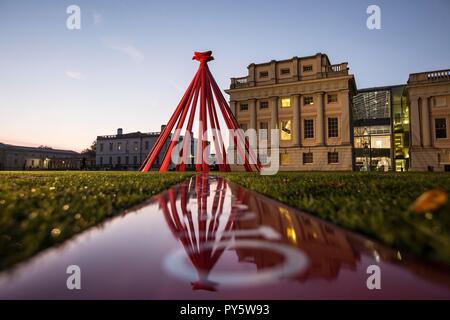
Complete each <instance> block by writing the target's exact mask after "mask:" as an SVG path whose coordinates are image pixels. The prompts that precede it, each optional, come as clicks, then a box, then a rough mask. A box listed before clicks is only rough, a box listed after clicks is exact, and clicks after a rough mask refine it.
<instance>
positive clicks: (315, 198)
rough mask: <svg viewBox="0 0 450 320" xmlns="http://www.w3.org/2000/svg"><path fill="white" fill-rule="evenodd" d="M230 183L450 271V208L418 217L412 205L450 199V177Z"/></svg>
mask: <svg viewBox="0 0 450 320" xmlns="http://www.w3.org/2000/svg"><path fill="white" fill-rule="evenodd" d="M223 175H224V176H225V177H227V178H228V179H229V180H230V181H232V182H235V183H237V184H240V185H242V186H244V187H247V188H250V189H253V190H255V191H257V192H260V193H263V194H265V195H267V196H269V197H271V198H274V199H277V200H279V201H281V202H283V203H286V204H288V205H291V206H293V207H296V208H300V209H303V210H305V211H307V212H309V213H311V214H313V215H316V216H318V217H321V218H323V219H325V220H328V221H331V222H334V223H336V224H338V225H341V226H343V227H346V228H349V229H352V230H355V231H357V232H359V233H362V234H365V235H368V236H369V237H371V238H373V239H376V240H379V241H381V242H383V243H384V244H386V245H388V246H390V247H393V248H396V249H399V250H401V251H408V252H409V253H412V254H414V255H416V256H419V257H422V258H426V259H429V260H434V261H438V262H442V263H445V264H447V265H450V203H449V201H447V203H446V204H445V205H443V206H442V207H440V208H439V209H437V210H436V211H434V212H431V211H430V212H424V213H416V212H412V211H410V210H409V207H410V205H411V204H412V203H413V202H414V201H415V199H416V198H417V197H419V196H420V195H421V194H422V193H423V192H425V191H427V190H432V189H436V188H437V189H440V190H443V191H445V192H447V194H448V193H450V174H447V173H398V174H397V173H387V174H385V173H370V174H368V173H335V172H334V173H325V172H324V173H298V172H297V173H279V174H277V175H275V176H260V175H257V174H249V173H230V174H223Z"/></svg>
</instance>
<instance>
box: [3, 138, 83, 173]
mask: <svg viewBox="0 0 450 320" xmlns="http://www.w3.org/2000/svg"><path fill="white" fill-rule="evenodd" d="M81 161H82V156H81V155H80V154H79V153H78V152H75V151H71V150H60V149H53V148H50V147H37V148H36V147H24V146H14V145H10V144H4V143H0V170H78V169H80V166H81Z"/></svg>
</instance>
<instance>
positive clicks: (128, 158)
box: [125, 156, 130, 164]
mask: <svg viewBox="0 0 450 320" xmlns="http://www.w3.org/2000/svg"><path fill="white" fill-rule="evenodd" d="M129 163H130V157H128V156H126V157H125V164H129Z"/></svg>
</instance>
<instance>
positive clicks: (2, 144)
mask: <svg viewBox="0 0 450 320" xmlns="http://www.w3.org/2000/svg"><path fill="white" fill-rule="evenodd" d="M0 147H4V148H5V149H10V148H14V149H20V150H18V151H34V152H53V153H71V154H80V153H79V152H76V151H73V150H64V149H53V148H39V147H27V146H17V145H13V144H6V143H1V142H0Z"/></svg>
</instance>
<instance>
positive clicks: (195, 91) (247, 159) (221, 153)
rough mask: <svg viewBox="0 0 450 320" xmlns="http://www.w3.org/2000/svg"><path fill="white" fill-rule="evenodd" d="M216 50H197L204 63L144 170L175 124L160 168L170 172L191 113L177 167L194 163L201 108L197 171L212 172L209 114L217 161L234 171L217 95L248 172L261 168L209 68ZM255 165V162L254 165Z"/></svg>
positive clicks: (223, 169)
mask: <svg viewBox="0 0 450 320" xmlns="http://www.w3.org/2000/svg"><path fill="white" fill-rule="evenodd" d="M211 54H212V52H211V51H207V52H195V53H194V57H193V58H192V59H195V60H197V61H199V62H200V66H199V68H198V71H197V73H196V74H195V77H194V79H193V80H192V82H191V84H190V85H189V87H188V89H187V90H186V92H185V94H184V96H183V98H182V99H181V101H180V103H179V104H178V106H177V108H176V109H175V111H174V113H173V114H172V117H171V118H170V120H169V122H168V123H167V126H165V127H164V130H163V131H162V132H161V135H160V136H159V137H158V140H157V141H156V143H155V144H154V146H153V147H152V149H151V150H150V152H149V154H148V155H147V157H146V159H145V160H144V162H143V164H142V167H141V170H142V171H144V172H147V171H148V170H149V169H150V168H151V167H152V165H153V163H154V162H155V160H156V159H157V158H158V155H159V153H160V152H161V150H162V148H163V146H164V145H165V143H166V141H167V140H168V139H169V136H170V134H171V132H172V129H173V128H174V127H175V123H176V127H175V131H174V134H173V136H172V139H171V142H170V145H169V147H168V149H167V151H166V154H165V155H164V159H163V161H162V164H161V166H160V168H159V171H160V172H164V171H167V170H168V168H169V164H170V161H171V158H172V153H173V152H174V150H175V145H176V143H178V140H179V137H180V133H181V130H182V129H183V126H184V122H185V120H186V117H187V115H188V113H189V110H190V113H189V118H188V121H187V125H186V129H185V130H186V131H185V132H186V133H185V136H184V141H183V146H182V149H181V151H180V153H179V156H180V159H179V160H180V162H179V164H178V165H177V166H176V169H177V170H178V171H185V170H186V164H187V163H189V162H190V160H191V158H190V155H189V154H188V153H189V150H190V149H191V148H190V144H191V138H192V137H193V135H192V126H193V122H194V118H195V112H196V110H197V109H199V118H198V121H199V128H198V130H199V131H198V143H197V163H196V171H201V172H208V171H209V167H208V163H207V162H206V159H204V156H205V151H206V150H207V145H208V138H207V132H208V116H209V125H210V129H211V132H212V135H213V137H212V139H213V142H214V148H215V152H216V157H217V160H218V161H217V162H218V163H219V170H220V171H230V166H229V164H227V162H226V155H225V154H226V152H225V145H224V143H223V139H222V135H221V132H220V124H219V118H218V116H217V111H216V105H215V102H214V98H215V100H216V101H217V104H218V107H219V110H220V112H221V114H222V116H223V118H224V120H225V124H226V126H227V128H228V129H229V130H234V131H235V133H236V139H235V143H234V147H235V150H237V151H238V152H239V155H240V157H241V158H242V159H243V160H244V167H245V170H246V171H253V170H256V171H259V170H260V163H259V161H258V160H257V158H256V156H255V155H254V153H253V151H252V150H251V149H250V148H249V143H248V140H246V139H245V136H244V133H243V132H242V130H237V129H238V128H239V124H238V123H237V121H236V118H235V117H234V115H233V113H232V112H231V110H230V107H229V106H228V104H227V102H226V100H225V98H224V97H223V95H222V93H221V91H220V89H219V87H218V86H217V83H216V81H215V80H214V78H213V76H212V74H211V72H210V71H209V68H208V65H207V62H208V61H211V60H213V59H214V58H213V57H212V55H211ZM197 101H199V107H198V108H197ZM252 164H254V165H253V166H252Z"/></svg>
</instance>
